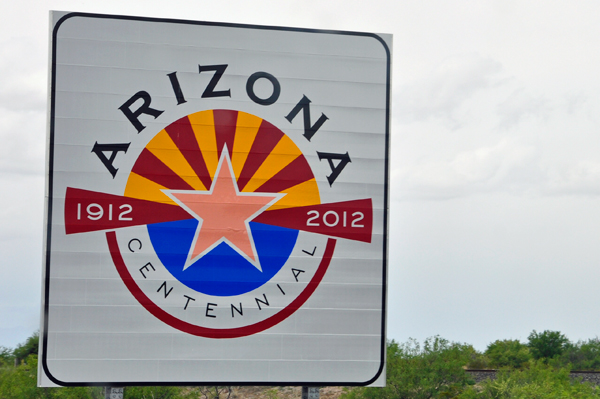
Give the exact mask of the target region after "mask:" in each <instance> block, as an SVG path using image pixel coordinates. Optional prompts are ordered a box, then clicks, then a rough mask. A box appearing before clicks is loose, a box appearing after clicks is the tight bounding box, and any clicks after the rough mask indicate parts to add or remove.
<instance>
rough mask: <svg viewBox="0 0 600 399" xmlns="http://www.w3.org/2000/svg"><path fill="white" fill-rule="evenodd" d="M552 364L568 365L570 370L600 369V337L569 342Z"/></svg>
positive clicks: (558, 365)
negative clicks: (573, 342)
mask: <svg viewBox="0 0 600 399" xmlns="http://www.w3.org/2000/svg"><path fill="white" fill-rule="evenodd" d="M553 364H554V365H555V366H557V367H565V366H567V365H570V367H571V369H572V370H594V371H600V339H598V337H596V338H593V339H590V340H588V341H579V342H577V343H575V344H572V343H569V344H567V345H566V348H565V350H564V352H563V353H562V355H560V357H559V358H557V359H556V360H555V361H554V362H553Z"/></svg>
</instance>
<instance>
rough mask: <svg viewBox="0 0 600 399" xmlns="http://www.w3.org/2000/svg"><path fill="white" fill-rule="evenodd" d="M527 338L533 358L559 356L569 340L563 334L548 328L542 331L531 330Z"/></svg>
mask: <svg viewBox="0 0 600 399" xmlns="http://www.w3.org/2000/svg"><path fill="white" fill-rule="evenodd" d="M527 339H528V340H529V342H528V344H527V346H528V347H529V350H530V351H531V355H532V356H533V358H534V359H552V358H554V357H555V356H560V355H561V354H562V353H563V352H564V351H565V349H566V348H567V345H568V344H569V340H568V339H567V337H565V336H564V335H563V334H561V333H560V332H558V331H550V330H545V331H544V332H542V333H538V332H536V331H535V330H533V331H532V332H531V334H529V337H527Z"/></svg>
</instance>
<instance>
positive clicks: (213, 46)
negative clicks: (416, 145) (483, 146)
mask: <svg viewBox="0 0 600 399" xmlns="http://www.w3.org/2000/svg"><path fill="white" fill-rule="evenodd" d="M51 20H52V28H51V34H52V51H51V66H52V69H51V98H50V110H49V112H50V118H49V148H48V189H47V226H46V229H47V230H46V251H45V260H44V262H45V263H44V273H45V274H44V294H43V304H42V306H43V315H44V317H43V326H42V343H41V344H42V345H41V346H42V350H41V359H40V362H39V364H40V371H39V374H40V378H39V381H40V384H41V385H43V386H52V385H55V384H57V385H67V386H68V385H82V384H98V385H107V386H110V385H117V386H118V385H136V384H177V385H215V384H218V385H224V384H230V385H236V384H238V385H239V384H268V385H275V384H276V385H366V384H376V385H377V384H382V383H384V381H385V378H384V377H385V305H386V267H387V266H386V262H387V260H386V252H387V218H388V151H389V112H390V67H391V54H390V48H391V36H389V35H375V34H370V33H355V32H334V31H317V30H310V29H296V28H279V27H266V26H251V25H235V24H221V23H212V22H210V23H209V22H193V21H179V20H163V19H149V18H137V17H125V16H110V15H95V14H81V13H62V12H53V13H52V14H51Z"/></svg>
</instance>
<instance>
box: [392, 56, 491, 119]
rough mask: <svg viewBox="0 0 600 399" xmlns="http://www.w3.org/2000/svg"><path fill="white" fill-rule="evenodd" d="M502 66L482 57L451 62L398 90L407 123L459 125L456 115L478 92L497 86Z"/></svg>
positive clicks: (399, 109) (400, 112)
mask: <svg viewBox="0 0 600 399" xmlns="http://www.w3.org/2000/svg"><path fill="white" fill-rule="evenodd" d="M501 72H502V65H501V64H500V63H499V62H497V61H494V60H492V59H490V58H483V57H481V56H480V55H478V54H469V55H463V56H454V57H450V58H447V59H446V60H444V61H443V62H442V63H441V64H440V65H438V66H437V67H436V68H435V69H433V70H432V71H431V72H430V73H428V74H427V75H425V76H422V77H421V78H420V79H418V80H416V81H414V82H411V83H408V84H405V85H403V86H401V87H399V88H397V89H396V90H395V94H396V97H395V98H396V99H397V110H396V111H397V112H396V114H397V115H396V116H398V117H399V118H400V120H402V121H403V122H411V121H423V120H427V119H430V118H440V119H442V120H445V121H449V122H450V123H451V124H452V125H454V126H457V125H458V124H459V122H458V120H457V119H456V117H455V112H456V110H457V109H459V108H460V107H461V106H462V105H463V104H464V102H465V101H467V100H469V99H470V98H472V97H473V96H474V95H475V94H476V93H477V92H479V91H481V90H484V89H487V88H489V87H492V86H494V85H497V84H498V83H499V79H500V76H499V74H500V73H501Z"/></svg>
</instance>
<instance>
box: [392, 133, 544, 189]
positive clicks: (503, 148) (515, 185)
mask: <svg viewBox="0 0 600 399" xmlns="http://www.w3.org/2000/svg"><path fill="white" fill-rule="evenodd" d="M537 156H538V154H537V151H536V148H535V147H534V146H531V145H525V144H522V143H519V142H518V141H515V140H513V139H507V138H503V139H501V140H500V141H499V142H498V143H497V144H495V145H493V146H489V147H480V148H476V149H474V150H469V151H461V152H459V153H457V154H456V155H455V156H454V157H453V158H451V159H449V160H439V161H425V162H423V163H417V164H414V165H410V166H407V167H404V168H399V169H397V170H394V171H393V172H392V179H393V185H395V187H396V195H397V197H399V198H429V199H445V198H454V197H460V196H465V195H470V194H473V193H478V192H489V191H511V192H512V191H527V190H529V189H530V188H531V187H532V184H536V183H537V185H539V184H540V181H541V180H542V173H541V171H540V170H539V167H538V166H537Z"/></svg>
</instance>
